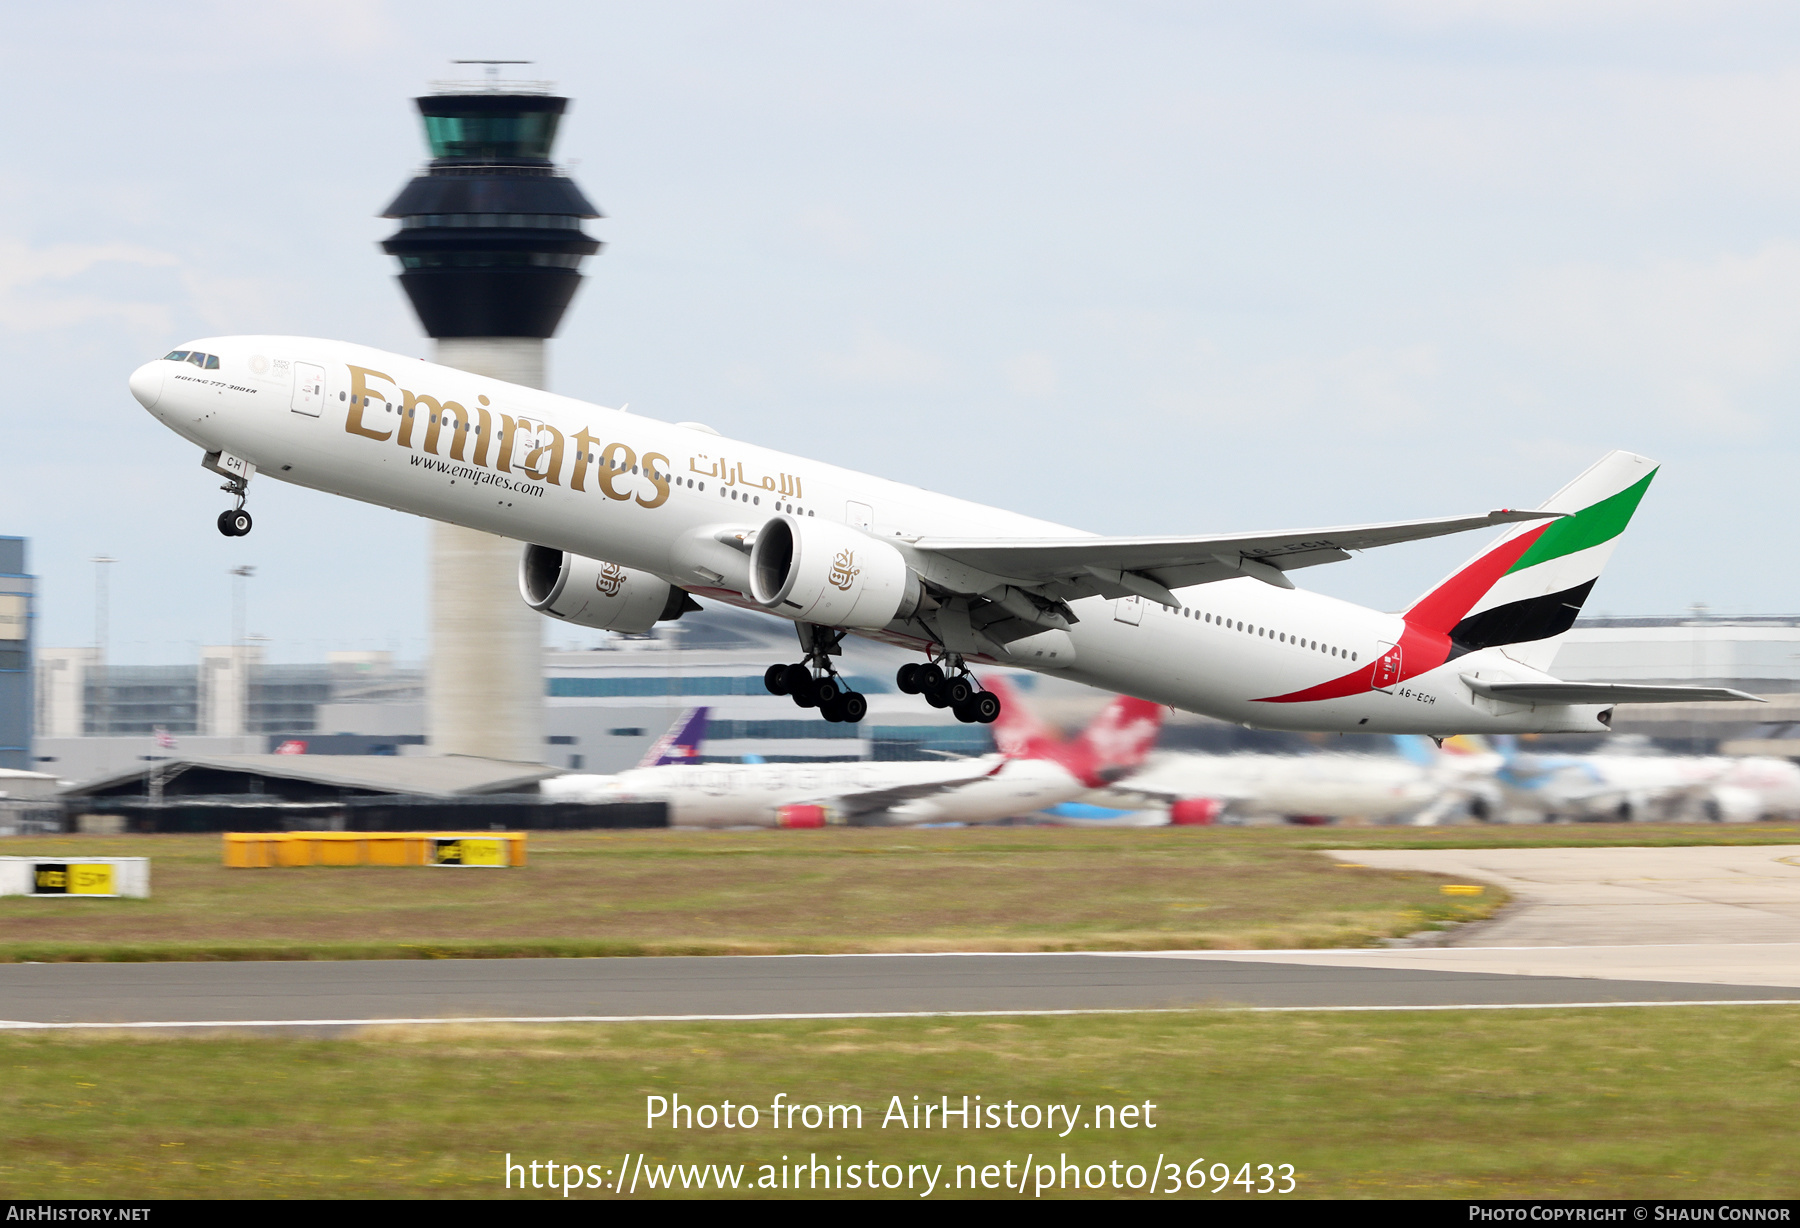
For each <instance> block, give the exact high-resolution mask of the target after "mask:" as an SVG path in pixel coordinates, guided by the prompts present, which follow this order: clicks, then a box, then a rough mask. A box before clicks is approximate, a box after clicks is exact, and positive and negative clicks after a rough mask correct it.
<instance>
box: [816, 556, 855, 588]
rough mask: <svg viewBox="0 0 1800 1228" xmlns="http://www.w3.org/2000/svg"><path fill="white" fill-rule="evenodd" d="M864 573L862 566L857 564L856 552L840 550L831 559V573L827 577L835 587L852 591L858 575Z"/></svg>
mask: <svg viewBox="0 0 1800 1228" xmlns="http://www.w3.org/2000/svg"><path fill="white" fill-rule="evenodd" d="M861 574H862V568H860V567H858V566H856V554H855V552H854V551H851V550H840V551H838V552H837V557H836V558H835V559H832V560H831V573H830V574H829V575H827V576H826V577H825V579H826V580H827V582H829V583H830V584H831V586H832V587H833V588H839V589H842V590H843V591H844V592H846V593H847V592H849V591H850V586H851V585H852V584H854V583H856V577H858V576H860V575H861Z"/></svg>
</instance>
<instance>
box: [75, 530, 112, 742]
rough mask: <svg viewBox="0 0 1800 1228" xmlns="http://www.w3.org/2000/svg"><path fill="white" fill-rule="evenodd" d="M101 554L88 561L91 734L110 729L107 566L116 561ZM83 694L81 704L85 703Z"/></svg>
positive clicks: (105, 731)
mask: <svg viewBox="0 0 1800 1228" xmlns="http://www.w3.org/2000/svg"><path fill="white" fill-rule="evenodd" d="M118 561H119V560H118V559H115V558H111V557H109V556H107V555H104V554H96V555H95V556H94V557H93V558H91V559H89V560H88V562H90V563H92V564H93V565H94V674H95V678H94V734H95V736H96V737H105V736H106V735H107V734H110V733H111V732H112V686H111V681H112V680H111V679H110V678H108V677H107V675H106V655H107V654H106V649H107V643H106V638H107V631H108V629H107V625H106V616H107V592H106V569H107V567H108V566H109V565H110V564H113V563H116V562H118ZM85 701H86V697H85V696H83V707H85V706H86V702H85Z"/></svg>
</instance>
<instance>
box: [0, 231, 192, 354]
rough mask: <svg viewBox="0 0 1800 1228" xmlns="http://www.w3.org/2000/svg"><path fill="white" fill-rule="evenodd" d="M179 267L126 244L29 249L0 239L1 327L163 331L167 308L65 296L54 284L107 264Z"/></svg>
mask: <svg viewBox="0 0 1800 1228" xmlns="http://www.w3.org/2000/svg"><path fill="white" fill-rule="evenodd" d="M177 263H178V261H177V260H176V258H175V257H174V256H172V255H170V254H169V253H167V252H160V251H156V250H154V249H153V248H148V247H138V246H136V245H134V244H130V243H57V244H53V245H51V246H49V247H40V248H33V247H29V246H27V245H26V244H23V243H19V242H16V241H8V240H0V325H4V326H6V327H8V328H13V329H17V330H19V331H21V332H41V331H44V330H47V329H58V328H69V327H72V326H74V325H77V324H84V323H87V322H89V321H93V320H102V319H115V320H119V321H122V322H123V323H125V324H126V325H127V326H128V327H130V328H131V329H132V330H133V331H134V332H135V331H145V330H149V331H161V330H166V329H167V327H168V324H169V320H170V318H171V317H170V312H169V308H168V307H167V306H166V305H165V304H162V303H146V302H134V301H129V300H121V299H111V298H105V297H102V296H99V295H95V294H91V293H86V294H83V293H69V292H66V291H61V290H59V289H58V288H56V287H55V286H54V283H57V282H66V281H68V280H70V279H72V278H75V277H79V276H81V275H82V274H85V273H88V272H90V271H92V270H94V269H97V268H99V267H101V266H103V265H108V264H127V265H136V266H139V267H143V268H166V267H170V266H173V265H175V264H177Z"/></svg>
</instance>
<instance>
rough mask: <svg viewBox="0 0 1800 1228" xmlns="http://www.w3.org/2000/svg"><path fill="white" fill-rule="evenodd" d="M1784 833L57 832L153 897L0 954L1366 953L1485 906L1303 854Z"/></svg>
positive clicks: (79, 909)
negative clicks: (401, 843)
mask: <svg viewBox="0 0 1800 1228" xmlns="http://www.w3.org/2000/svg"><path fill="white" fill-rule="evenodd" d="M1787 843H1800V831H1797V830H1796V829H1795V828H1794V827H1792V826H1786V825H1773V824H1755V825H1744V826H1718V825H1703V826H1693V827H1683V826H1674V825H1663V824H1617V825H1588V824H1583V825H1573V826H1571V825H1555V826H1550V825H1534V826H1517V827H1511V826H1495V827H1452V828H1409V827H1380V828H1325V829H1321V828H1207V829H1193V828H1177V829H1162V830H1154V829H1151V830H1143V829H1139V830H1127V831H1098V830H1066V829H1054V828H972V829H960V830H927V831H919V830H910V831H903V830H893V829H887V830H882V829H860V830H857V829H835V830H827V831H814V832H677V831H647V832H545V833H540V834H535V835H533V836H532V838H531V864H530V865H529V866H527V867H525V868H522V869H516V870H492V871H490V870H440V869H424V868H411V869H385V868H370V867H362V868H342V869H338V868H322V867H318V868H308V869H288V870H227V869H225V868H224V867H223V866H221V865H220V841H219V839H218V837H216V836H122V837H95V836H60V837H32V838H21V839H18V840H12V841H8V842H7V847H6V849H5V851H6V852H7V853H9V854H12V855H22V856H38V855H43V856H47V857H58V858H62V857H72V856H80V855H82V854H84V853H85V854H88V855H95V856H101V855H109V854H110V855H128V856H148V857H150V858H151V861H152V867H151V868H152V891H153V896H152V898H151V899H149V900H80V899H66V898H65V899H27V898H18V897H8V898H5V899H0V962H3V961H18V960H68V959H86V960H95V959H98V960H143V959H318V958H326V959H357V958H405V957H418V958H432V957H449V956H463V957H483V956H517V955H647V954H731V953H796V952H848V951H902V950H911V951H944V950H976V949H979V950H1015V951H1042V950H1074V949H1088V950H1150V949H1168V948H1174V947H1188V948H1255V947H1263V948H1270V947H1322V946H1369V945H1373V944H1376V943H1378V942H1379V941H1380V940H1382V939H1383V938H1388V937H1393V936H1397V935H1402V934H1407V933H1411V932H1415V931H1417V930H1420V929H1425V928H1431V927H1434V926H1442V925H1443V924H1445V923H1448V922H1453V921H1460V920H1471V919H1476V918H1479V917H1483V916H1487V915H1490V914H1491V913H1492V912H1493V911H1494V910H1495V909H1496V908H1498V907H1499V906H1500V905H1501V904H1502V903H1503V902H1504V896H1503V895H1502V894H1501V893H1500V892H1499V891H1498V890H1497V889H1495V888H1489V889H1488V890H1487V891H1486V893H1484V895H1482V896H1481V897H1479V898H1476V899H1472V900H1471V899H1468V898H1458V899H1449V898H1446V897H1444V896H1442V895H1440V893H1439V890H1438V888H1439V886H1440V883H1441V880H1438V879H1434V878H1432V877H1430V876H1428V875H1420V874H1410V873H1399V872H1389V871H1383V870H1373V869H1357V870H1346V869H1344V868H1342V867H1339V866H1337V865H1335V864H1333V862H1332V861H1331V859H1329V858H1327V857H1324V856H1322V855H1320V852H1319V850H1326V849H1352V850H1354V849H1359V848H1469V847H1500V846H1525V847H1553V846H1567V847H1573V846H1601V847H1604V846H1608V845H1612V846H1620V845H1637V846H1644V845H1691V844H1787Z"/></svg>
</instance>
